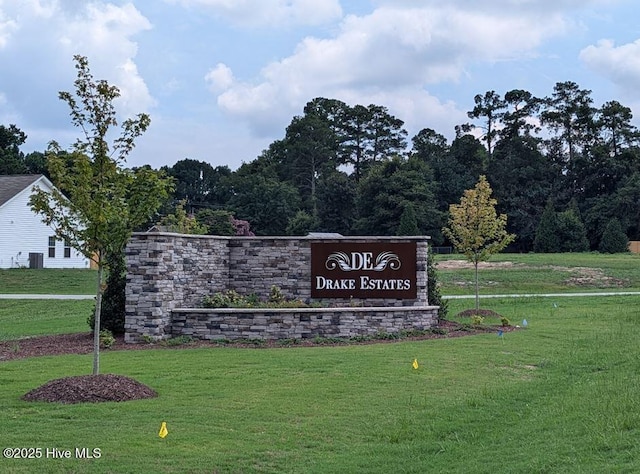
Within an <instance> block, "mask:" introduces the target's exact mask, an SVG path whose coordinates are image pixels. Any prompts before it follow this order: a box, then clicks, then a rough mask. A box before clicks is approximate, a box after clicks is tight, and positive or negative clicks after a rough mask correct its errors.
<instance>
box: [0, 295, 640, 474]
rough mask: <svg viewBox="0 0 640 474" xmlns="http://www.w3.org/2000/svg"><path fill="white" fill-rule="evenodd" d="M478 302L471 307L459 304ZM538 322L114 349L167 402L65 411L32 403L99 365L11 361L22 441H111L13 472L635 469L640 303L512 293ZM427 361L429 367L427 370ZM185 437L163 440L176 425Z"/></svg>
mask: <svg viewBox="0 0 640 474" xmlns="http://www.w3.org/2000/svg"><path fill="white" fill-rule="evenodd" d="M464 304H465V302H461V301H455V302H452V306H453V307H454V308H453V309H454V311H455V310H459V309H462V308H463V307H464ZM490 306H491V309H494V310H495V311H497V312H499V313H501V314H503V315H504V316H506V317H509V318H510V319H512V320H514V321H518V320H520V319H521V318H524V317H526V318H527V320H528V322H529V327H528V328H527V329H523V330H520V331H515V332H509V333H506V334H505V335H504V336H503V337H498V335H497V333H490V334H486V335H479V336H472V337H463V338H451V339H440V340H428V341H418V342H400V343H386V344H373V345H362V346H348V347H315V348H288V349H236V348H223V347H212V348H210V349H209V348H205V349H177V350H176V349H171V350H169V349H166V350H165V349H162V350H149V351H133V352H132V351H122V352H117V351H111V352H110V351H103V356H102V364H101V366H102V371H103V372H104V373H118V374H121V375H127V376H130V377H133V378H135V379H137V380H139V381H140V382H142V383H145V384H147V385H149V386H151V387H152V388H154V389H155V390H157V391H158V393H159V397H158V398H156V399H149V400H143V401H135V402H126V403H120V404H118V403H106V404H86V405H71V406H64V405H55V404H45V403H27V402H22V401H20V399H19V398H20V396H21V395H22V394H24V393H26V392H27V391H28V390H30V389H32V388H35V387H37V386H39V385H41V384H43V383H44V382H46V381H48V380H50V379H53V378H58V377H62V376H67V375H79V374H86V373H89V372H90V370H91V357H90V356H61V357H43V358H36V359H28V360H20V361H13V362H6V363H0V418H1V419H2V420H3V444H4V445H6V446H25V447H28V446H42V447H47V446H55V447H58V448H61V449H72V448H75V447H77V446H81V447H89V448H93V447H99V448H100V449H101V452H102V457H101V458H100V459H94V460H76V459H71V460H47V459H40V460H6V459H0V469H1V470H2V472H36V471H41V472H53V471H52V469H53V468H52V466H55V469H57V470H59V471H60V472H163V473H164V472H169V473H172V472H216V471H217V472H327V473H329V472H332V473H333V472H381V473H382V472H416V473H418V472H487V473H488V472H634V471H637V470H638V469H640V461H637V460H638V459H640V447H638V446H637V443H635V442H634V441H635V439H637V435H638V434H640V415H639V414H640V406H639V405H640V401H639V400H638V397H637V393H638V389H639V388H640V375H639V374H640V370H638V369H640V367H638V365H639V364H640V363H639V362H638V361H637V357H636V356H635V354H636V347H637V340H638V336H640V329H639V324H640V323H639V321H638V319H637V318H636V315H637V314H638V310H639V309H640V299H638V298H634V297H613V298H589V299H579V298H563V299H562V301H559V302H558V303H556V304H554V302H553V301H552V300H550V299H548V298H531V299H518V300H512V299H497V300H492V301H491V305H490ZM414 358H417V359H418V362H419V368H418V370H414V369H413V368H412V367H411V362H412V361H413V359H414ZM162 421H166V422H167V423H168V429H169V436H168V437H167V438H166V439H164V440H162V439H160V438H159V437H158V430H159V428H160V423H161V422H162Z"/></svg>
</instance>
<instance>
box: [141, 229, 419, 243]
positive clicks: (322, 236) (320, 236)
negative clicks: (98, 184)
mask: <svg viewBox="0 0 640 474" xmlns="http://www.w3.org/2000/svg"><path fill="white" fill-rule="evenodd" d="M132 236H136V237H138V236H170V237H191V238H203V239H211V238H215V239H221V240H314V241H316V240H317V241H320V240H352V241H360V240H383V241H384V240H407V241H413V240H431V236H428V235H398V236H392V235H341V234H334V233H329V232H327V233H324V232H323V233H312V234H309V235H255V236H244V235H231V236H230V235H201V234H179V233H176V232H158V231H147V232H134V233H133V234H132Z"/></svg>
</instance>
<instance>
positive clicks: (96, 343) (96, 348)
mask: <svg viewBox="0 0 640 474" xmlns="http://www.w3.org/2000/svg"><path fill="white" fill-rule="evenodd" d="M103 270H104V268H103V263H102V257H101V255H100V254H98V288H97V291H96V310H95V314H94V320H93V375H98V374H99V373H100V313H101V311H102V275H103V273H104V271H103Z"/></svg>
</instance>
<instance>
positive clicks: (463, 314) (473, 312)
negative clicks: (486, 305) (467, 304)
mask: <svg viewBox="0 0 640 474" xmlns="http://www.w3.org/2000/svg"><path fill="white" fill-rule="evenodd" d="M471 316H482V317H483V318H501V317H502V315H501V314H499V313H496V312H495V311H493V310H491V309H465V310H464V311H460V312H459V313H458V314H457V315H456V317H460V318H467V317H468V318H470V317H471Z"/></svg>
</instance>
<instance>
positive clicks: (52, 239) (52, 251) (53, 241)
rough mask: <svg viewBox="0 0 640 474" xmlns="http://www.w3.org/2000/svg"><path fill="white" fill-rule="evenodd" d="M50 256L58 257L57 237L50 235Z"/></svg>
mask: <svg viewBox="0 0 640 474" xmlns="http://www.w3.org/2000/svg"><path fill="white" fill-rule="evenodd" d="M49 258H56V238H55V236H52V237H49Z"/></svg>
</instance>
